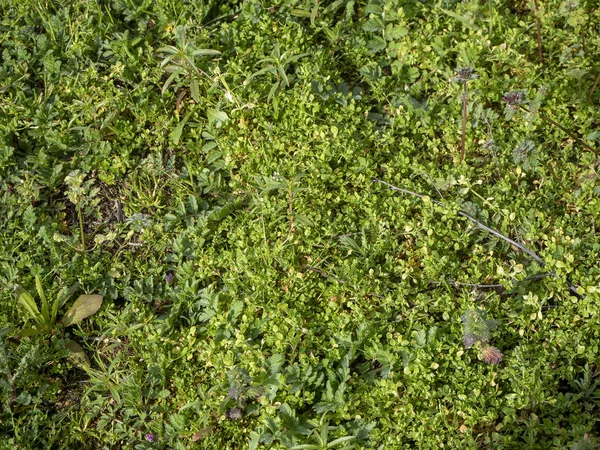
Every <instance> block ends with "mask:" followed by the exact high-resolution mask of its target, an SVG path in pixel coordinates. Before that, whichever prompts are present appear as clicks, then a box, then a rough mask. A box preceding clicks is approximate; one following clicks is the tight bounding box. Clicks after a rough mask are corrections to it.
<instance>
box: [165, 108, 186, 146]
mask: <svg viewBox="0 0 600 450" xmlns="http://www.w3.org/2000/svg"><path fill="white" fill-rule="evenodd" d="M190 115H191V112H189V113H187V114H186V115H185V117H184V118H183V119H181V121H180V122H179V123H178V124H177V126H176V127H175V129H174V130H173V131H171V134H169V139H171V142H172V143H173V145H177V144H179V139H180V138H181V133H183V127H184V126H185V124H186V122H187V121H188V119H189V118H190Z"/></svg>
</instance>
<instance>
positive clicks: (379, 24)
mask: <svg viewBox="0 0 600 450" xmlns="http://www.w3.org/2000/svg"><path fill="white" fill-rule="evenodd" d="M384 28H385V25H384V24H383V21H382V20H381V19H380V18H379V17H373V18H371V19H369V20H368V21H367V22H365V23H363V26H362V29H363V31H368V32H370V33H374V32H377V31H381V30H383V29H384Z"/></svg>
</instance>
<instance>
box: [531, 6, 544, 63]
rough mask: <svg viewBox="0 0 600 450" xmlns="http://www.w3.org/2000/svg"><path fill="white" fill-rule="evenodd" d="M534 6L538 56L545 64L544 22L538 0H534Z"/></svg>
mask: <svg viewBox="0 0 600 450" xmlns="http://www.w3.org/2000/svg"><path fill="white" fill-rule="evenodd" d="M533 8H534V10H535V11H534V12H535V24H536V28H537V46H538V58H539V59H540V64H544V57H543V56H542V22H541V20H540V9H539V7H538V2H537V0H533Z"/></svg>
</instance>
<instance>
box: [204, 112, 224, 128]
mask: <svg viewBox="0 0 600 450" xmlns="http://www.w3.org/2000/svg"><path fill="white" fill-rule="evenodd" d="M206 116H207V117H208V122H209V123H210V124H211V125H212V124H214V125H215V126H216V127H217V128H219V127H220V126H221V125H223V124H224V123H225V122H227V120H228V119H229V117H228V116H227V114H226V113H225V112H223V111H219V110H217V109H212V108H209V109H208V111H206Z"/></svg>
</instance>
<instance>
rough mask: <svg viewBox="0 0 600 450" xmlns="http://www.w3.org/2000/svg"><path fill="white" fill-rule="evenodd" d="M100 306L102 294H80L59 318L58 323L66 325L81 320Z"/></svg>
mask: <svg viewBox="0 0 600 450" xmlns="http://www.w3.org/2000/svg"><path fill="white" fill-rule="evenodd" d="M100 306H102V296H101V295H98V294H92V295H80V296H79V298H78V299H77V300H75V302H74V303H73V305H71V307H70V308H69V310H68V311H67V313H66V314H65V315H64V317H63V318H62V319H61V321H60V323H62V324H63V326H65V327H68V326H71V325H74V324H76V323H77V322H81V321H82V320H83V319H85V318H86V317H89V316H91V315H92V314H94V313H95V312H96V311H98V310H99V309H100Z"/></svg>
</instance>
